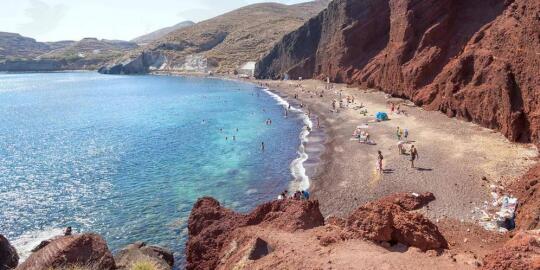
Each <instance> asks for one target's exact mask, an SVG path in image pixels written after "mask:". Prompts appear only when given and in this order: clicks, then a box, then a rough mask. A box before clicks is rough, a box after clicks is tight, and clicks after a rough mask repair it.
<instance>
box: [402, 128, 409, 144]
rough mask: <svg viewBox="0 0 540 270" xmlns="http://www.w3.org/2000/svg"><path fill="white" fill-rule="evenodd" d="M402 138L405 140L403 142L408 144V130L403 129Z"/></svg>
mask: <svg viewBox="0 0 540 270" xmlns="http://www.w3.org/2000/svg"><path fill="white" fill-rule="evenodd" d="M403 138H404V139H405V142H408V141H409V139H408V138H409V130H408V129H405V131H403Z"/></svg>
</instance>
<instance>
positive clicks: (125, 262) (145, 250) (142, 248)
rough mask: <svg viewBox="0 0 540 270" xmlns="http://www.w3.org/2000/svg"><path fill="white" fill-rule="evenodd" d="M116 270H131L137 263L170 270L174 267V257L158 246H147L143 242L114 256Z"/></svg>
mask: <svg viewBox="0 0 540 270" xmlns="http://www.w3.org/2000/svg"><path fill="white" fill-rule="evenodd" d="M114 260H115V262H116V267H117V269H126V270H129V269H131V268H130V267H131V266H132V265H133V264H135V263H137V262H150V263H151V264H153V265H155V266H156V268H158V269H161V270H170V269H172V268H173V266H174V255H173V253H172V252H171V251H169V250H167V249H165V248H162V247H159V246H147V245H146V243H144V242H136V243H134V244H131V245H128V246H126V247H124V248H123V249H122V250H120V251H119V252H118V253H117V254H116V256H114Z"/></svg>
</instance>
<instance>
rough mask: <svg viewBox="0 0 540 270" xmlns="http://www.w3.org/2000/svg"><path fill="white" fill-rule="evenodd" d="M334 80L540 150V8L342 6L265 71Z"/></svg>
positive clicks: (526, 0)
mask: <svg viewBox="0 0 540 270" xmlns="http://www.w3.org/2000/svg"><path fill="white" fill-rule="evenodd" d="M284 74H287V75H288V76H289V77H290V78H297V77H304V78H321V79H322V78H326V77H327V76H328V77H330V78H331V80H332V81H334V82H344V83H349V84H355V85H360V86H363V87H371V88H378V89H381V90H383V91H385V92H387V93H390V94H392V95H395V96H401V97H406V98H409V99H411V100H413V101H414V102H415V103H416V104H418V105H422V106H424V107H425V108H427V109H431V110H440V111H442V112H444V113H446V114H447V115H449V116H451V117H454V116H455V117H459V118H462V119H466V120H469V121H474V122H476V123H479V124H481V125H483V126H485V127H488V128H492V129H496V130H500V131H501V132H502V133H503V134H504V135H505V136H507V137H508V138H509V139H511V140H514V141H521V142H529V141H533V142H536V143H538V142H540V139H539V138H540V137H539V135H540V134H539V131H538V127H540V117H539V116H540V106H539V105H538V103H539V101H540V98H539V95H538V93H540V79H539V76H538V75H539V74H540V1H538V0H481V1H468V0H335V1H333V2H332V3H331V4H330V5H329V7H328V8H327V9H326V10H324V11H323V12H321V13H320V14H319V15H318V16H316V17H315V18H313V19H311V20H310V21H309V22H307V23H306V24H304V25H303V26H302V27H301V28H299V29H298V30H297V31H295V32H292V33H290V34H288V35H286V36H285V37H284V38H283V40H282V41H281V42H280V43H278V44H277V45H276V46H275V47H274V48H273V49H272V51H271V52H270V53H269V54H268V55H266V56H265V57H263V59H262V60H261V61H260V62H259V63H258V65H257V70H256V76H257V77H259V78H274V79H276V78H282V77H283V76H284Z"/></svg>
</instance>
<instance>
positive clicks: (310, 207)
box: [247, 199, 324, 232]
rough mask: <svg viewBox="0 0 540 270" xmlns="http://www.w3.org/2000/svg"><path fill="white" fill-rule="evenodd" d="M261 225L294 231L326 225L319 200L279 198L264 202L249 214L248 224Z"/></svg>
mask: <svg viewBox="0 0 540 270" xmlns="http://www.w3.org/2000/svg"><path fill="white" fill-rule="evenodd" d="M259 224H260V225H261V226H267V227H272V228H276V229H280V230H283V231H288V232H294V231H296V230H307V229H311V228H315V227H318V226H322V225H324V217H323V216H322V214H321V210H320V209H319V202H318V201H307V200H294V199H286V200H277V201H273V202H269V203H265V204H262V205H260V206H258V207H257V208H255V210H253V211H252V212H251V213H249V214H248V216H247V225H259Z"/></svg>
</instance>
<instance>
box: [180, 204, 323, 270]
mask: <svg viewBox="0 0 540 270" xmlns="http://www.w3.org/2000/svg"><path fill="white" fill-rule="evenodd" d="M323 224H324V218H323V217H322V214H321V211H320V210H319V203H318V202H317V201H299V200H292V199H288V200H280V201H273V202H269V203H265V204H263V205H260V206H259V207H257V208H256V209H255V210H253V211H252V212H251V213H249V214H248V215H242V214H238V213H235V212H233V211H231V210H229V209H226V208H223V207H221V205H220V204H219V202H218V201H216V200H215V199H212V198H202V199H199V200H198V201H197V202H196V203H195V205H194V206H193V209H192V211H191V215H190V216H189V224H188V230H189V240H188V243H187V249H186V255H187V266H186V269H188V270H189V269H215V268H216V266H217V265H218V262H219V259H220V258H219V254H220V253H221V250H222V248H223V246H224V245H225V244H226V243H227V238H228V237H229V236H230V235H231V234H232V233H233V232H234V230H235V229H237V228H241V227H245V226H255V225H260V226H268V227H272V228H278V229H283V230H285V231H296V230H300V229H310V228H313V227H317V226H322V225H323Z"/></svg>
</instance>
